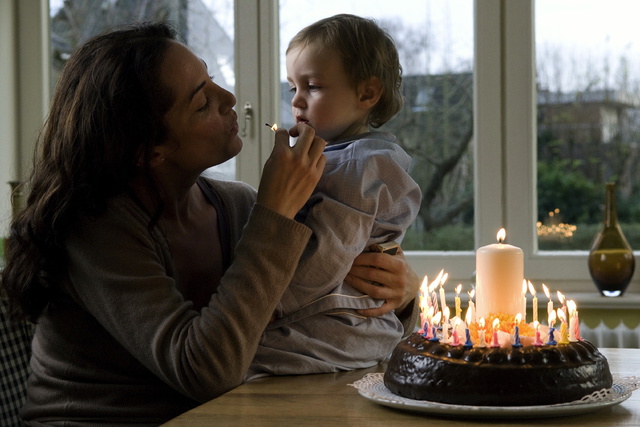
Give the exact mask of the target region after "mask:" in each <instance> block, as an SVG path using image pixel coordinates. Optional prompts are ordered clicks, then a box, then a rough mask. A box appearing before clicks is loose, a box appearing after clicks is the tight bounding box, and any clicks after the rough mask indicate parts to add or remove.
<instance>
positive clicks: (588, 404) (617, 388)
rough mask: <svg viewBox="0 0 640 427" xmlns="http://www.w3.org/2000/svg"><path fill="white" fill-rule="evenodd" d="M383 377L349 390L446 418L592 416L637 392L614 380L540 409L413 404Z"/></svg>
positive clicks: (633, 381)
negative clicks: (388, 386)
mask: <svg viewBox="0 0 640 427" xmlns="http://www.w3.org/2000/svg"><path fill="white" fill-rule="evenodd" d="M383 377H384V373H381V372H377V373H370V374H366V375H365V376H364V377H363V378H361V379H360V380H358V381H356V382H355V383H353V384H349V385H350V386H353V387H355V388H356V389H357V390H358V392H359V393H360V394H361V395H362V396H363V397H365V398H367V399H369V400H372V401H374V402H376V403H378V404H381V405H384V406H390V407H394V408H398V409H404V410H409V411H417V412H424V413H429V414H436V415H442V416H447V417H462V418H465V417H467V418H482V417H489V418H511V417H519V416H522V415H528V416H531V417H557V416H567V415H577V414H583V413H587V412H592V411H595V410H599V409H601V408H605V407H608V406H614V405H617V404H619V403H621V402H623V401H625V400H627V399H628V398H629V397H630V396H631V392H632V391H634V390H637V389H638V388H640V378H638V377H636V376H629V377H621V378H615V377H614V379H613V386H612V387H611V388H608V389H603V390H600V391H597V392H594V393H591V394H589V395H587V396H584V397H583V398H582V399H580V400H576V401H573V402H567V403H557V404H553V405H540V406H472V405H453V404H446V403H438V402H430V401H426V400H414V399H409V398H405V397H402V396H398V395H396V394H393V393H392V392H391V391H389V389H387V387H385V385H384V380H383Z"/></svg>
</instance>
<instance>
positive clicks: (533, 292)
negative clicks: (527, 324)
mask: <svg viewBox="0 0 640 427" xmlns="http://www.w3.org/2000/svg"><path fill="white" fill-rule="evenodd" d="M528 285H529V292H530V293H531V295H532V296H533V321H534V322H537V321H538V296H537V295H536V290H535V289H534V287H533V283H531V281H529V282H528Z"/></svg>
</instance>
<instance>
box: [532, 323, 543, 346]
mask: <svg viewBox="0 0 640 427" xmlns="http://www.w3.org/2000/svg"><path fill="white" fill-rule="evenodd" d="M533 327H534V328H535V330H536V339H535V341H534V342H533V345H535V346H537V347H540V346H543V345H544V343H543V342H542V340H541V339H540V323H539V322H538V321H537V320H536V321H535V322H533Z"/></svg>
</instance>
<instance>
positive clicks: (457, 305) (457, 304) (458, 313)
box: [454, 284, 462, 319]
mask: <svg viewBox="0 0 640 427" xmlns="http://www.w3.org/2000/svg"><path fill="white" fill-rule="evenodd" d="M461 290H462V284H459V285H458V286H456V297H455V300H454V301H455V308H456V317H457V318H459V319H461V318H462V309H461V308H460V291H461Z"/></svg>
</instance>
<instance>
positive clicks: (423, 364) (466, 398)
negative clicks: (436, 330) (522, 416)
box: [384, 333, 613, 406]
mask: <svg viewBox="0 0 640 427" xmlns="http://www.w3.org/2000/svg"><path fill="white" fill-rule="evenodd" d="M612 382H613V381H612V378H611V373H610V372H609V365H608V363H607V360H606V359H605V357H604V356H603V355H602V354H601V353H600V352H599V351H598V350H597V349H596V347H595V346H594V345H593V344H591V343H590V342H588V341H585V340H580V341H577V342H570V343H568V344H559V345H544V346H541V347H536V346H533V345H528V346H523V347H510V348H502V347H495V348H492V347H485V348H478V347H475V348H474V347H465V346H462V345H458V346H452V345H449V344H441V343H440V342H438V341H430V340H427V339H426V338H425V337H424V336H423V335H422V334H419V333H414V334H413V335H411V336H410V337H409V338H408V339H406V340H405V341H403V342H401V343H400V344H398V346H397V347H396V348H395V350H394V351H393V354H392V356H391V359H390V361H389V364H388V367H387V370H386V372H385V374H384V384H385V386H386V387H387V388H388V389H389V390H390V391H391V392H392V393H395V394H397V395H399V396H403V397H408V398H410V399H417V400H428V401H432V402H440V403H449V404H458V405H474V406H532V405H547V404H555V403H564V402H571V401H574V400H578V399H580V398H582V397H584V396H586V395H588V394H591V393H593V392H594V391H599V390H601V389H603V388H610V387H611V385H612Z"/></svg>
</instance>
